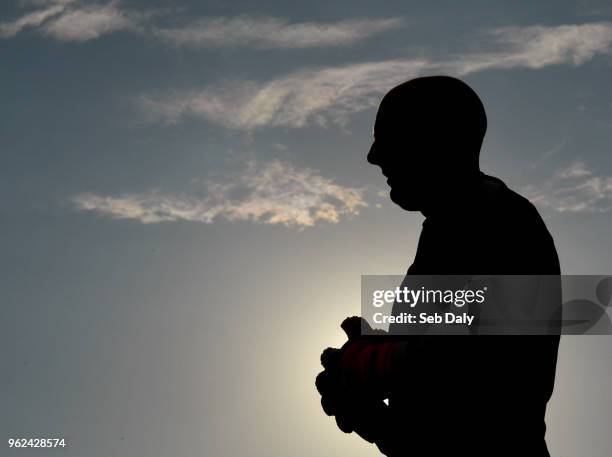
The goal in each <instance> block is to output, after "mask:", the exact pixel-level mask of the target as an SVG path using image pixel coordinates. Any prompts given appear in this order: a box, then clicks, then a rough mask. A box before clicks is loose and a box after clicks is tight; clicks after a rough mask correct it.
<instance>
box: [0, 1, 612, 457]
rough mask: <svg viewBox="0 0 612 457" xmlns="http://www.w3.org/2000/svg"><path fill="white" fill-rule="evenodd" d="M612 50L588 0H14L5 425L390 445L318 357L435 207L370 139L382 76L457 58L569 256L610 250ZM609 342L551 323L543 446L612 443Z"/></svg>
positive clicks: (0, 332) (494, 166) (353, 449)
mask: <svg viewBox="0 0 612 457" xmlns="http://www.w3.org/2000/svg"><path fill="white" fill-rule="evenodd" d="M611 56H612V7H611V6H610V5H609V3H608V2H605V1H595V0H592V1H591V0H581V1H573V2H565V1H554V2H552V1H551V2H538V3H537V4H532V3H531V2H524V3H517V2H503V1H466V2H451V1H440V2H425V1H419V2H416V1H410V2H408V1H404V2H394V1H388V2H376V3H373V2H365V1H359V0H358V1H354V0H353V1H350V2H348V1H334V2H329V1H325V2H324V1H316V0H315V1H311V2H307V3H306V2H302V3H297V2H279V1H278V0H276V1H272V0H266V1H257V2H246V1H234V2H228V1H225V2H222V1H218V0H209V1H206V2H196V1H187V0H185V1H174V2H170V1H144V0H142V1H128V0H124V1H105V0H101V1H85V0H19V1H5V2H2V4H1V5H0V83H1V84H0V100H1V101H2V103H0V112H1V119H2V122H0V154H1V156H0V157H1V163H2V166H1V167H0V227H1V230H2V237H0V273H1V275H0V278H2V279H0V290H1V291H2V295H1V296H0V297H1V300H2V306H1V307H0V313H1V318H0V343H1V344H0V362H1V363H2V366H3V367H4V370H3V376H2V377H1V378H0V391H1V392H2V397H1V398H2V407H0V411H2V412H1V413H0V430H1V431H2V436H3V438H4V439H5V440H6V439H8V438H11V437H13V438H16V437H38V436H45V437H47V436H48V437H65V438H66V440H67V443H68V447H67V448H66V449H65V450H64V451H62V455H67V456H80V457H83V456H84V457H97V456H143V457H144V456H147V457H150V456H156V457H163V456H167V455H174V456H177V457H183V456H185V457H187V456H193V455H205V456H211V457H212V456H242V455H249V456H270V455H294V456H297V457H299V456H340V455H343V456H344V455H354V456H375V455H378V454H377V452H376V450H375V448H373V447H372V446H371V445H368V444H367V443H364V442H362V441H361V440H360V439H359V438H358V437H356V436H353V435H343V434H342V433H341V432H340V431H339V430H338V429H337V428H336V427H335V424H334V422H333V420H332V419H330V418H328V417H326V416H324V414H323V413H322V411H321V408H320V405H319V397H318V394H317V392H316V389H315V387H314V378H315V376H316V374H317V372H318V371H320V368H319V366H318V357H319V354H320V352H321V350H322V349H324V348H325V347H327V346H333V345H336V346H339V345H341V344H342V343H343V335H342V332H341V331H340V329H339V327H338V324H339V323H340V322H341V321H342V319H343V318H344V317H346V316H348V315H353V314H357V313H358V312H359V311H358V310H359V291H360V288H359V282H360V276H361V275H362V274H394V275H395V274H400V275H401V274H403V273H404V272H405V271H406V269H407V268H408V266H409V265H410V264H411V262H412V259H413V256H414V252H415V249H416V242H417V240H418V235H419V232H420V228H421V223H422V220H423V218H422V216H421V215H420V214H418V213H416V214H415V213H406V212H404V211H402V210H400V209H399V208H397V207H395V206H394V205H393V204H392V203H391V202H390V201H389V199H388V189H387V187H386V184H385V181H384V178H383V177H382V175H381V174H380V170H379V169H377V168H375V167H372V166H370V165H369V164H368V163H367V162H366V160H365V156H366V153H367V151H368V148H369V146H370V144H371V142H372V126H373V122H374V117H375V114H376V107H377V105H378V103H379V102H380V99H381V98H382V96H383V95H384V93H385V92H386V91H387V90H389V89H390V88H392V87H393V86H394V85H396V84H398V83H400V82H402V81H405V80H408V79H410V78H413V77H416V76H421V75H430V74H448V75H453V76H457V77H460V78H462V79H463V80H465V81H466V82H467V83H468V84H470V85H471V86H472V87H473V88H474V89H475V90H476V92H477V93H478V94H479V95H480V97H481V98H482V100H483V103H484V105H485V108H486V111H487V116H488V126H489V127H488V131H487V135H486V138H485V142H484V145H483V149H482V152H481V168H482V169H483V171H485V172H486V173H488V174H492V175H495V176H498V177H500V178H501V179H503V180H504V181H505V182H506V183H507V184H508V185H509V186H510V187H511V188H513V189H514V190H516V191H518V192H519V193H521V194H523V195H525V196H527V197H528V198H530V199H531V200H532V201H533V202H534V204H535V205H536V207H537V208H538V209H539V210H540V212H541V214H542V217H543V218H544V220H545V222H546V224H547V225H548V227H549V230H550V231H551V233H552V235H553V237H554V239H555V243H556V246H557V250H558V251H559V256H560V259H561V266H562V270H563V273H565V274H610V273H611V272H612V257H611V256H610V255H609V254H610V249H609V244H608V243H609V239H610V233H611V231H612V230H611V229H612V218H611V215H612V155H611V154H610V145H611V144H612V141H611V140H612V86H611V85H610V84H609V81H610V74H611V72H610V70H611V64H612V60H611ZM611 343H612V340H611V339H610V337H607V336H606V337H594V336H588V337H586V336H582V337H564V338H563V340H562V344H561V349H560V356H559V357H560V358H559V365H558V370H557V383H556V388H555V393H554V395H553V398H552V400H551V402H550V403H549V408H548V413H547V423H548V434H547V440H548V443H549V447H550V449H551V452H552V454H553V455H555V456H567V457H571V456H578V455H580V456H585V457H591V456H592V457H609V455H612V441H611V440H610V439H609V429H610V422H611V421H612V396H611V395H610V386H611V385H612V350H611V349H610V344H611ZM4 449H6V448H4ZM4 452H6V453H7V454H6V455H22V456H27V455H30V454H31V455H34V454H36V455H38V453H37V452H38V451H36V450H34V451H31V452H30V451H27V450H20V451H9V450H8V449H7V450H6V451H4V450H3V452H2V454H3V455H4Z"/></svg>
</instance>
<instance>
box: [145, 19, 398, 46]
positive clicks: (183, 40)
mask: <svg viewBox="0 0 612 457" xmlns="http://www.w3.org/2000/svg"><path fill="white" fill-rule="evenodd" d="M401 24H402V21H401V20H400V19H374V20H345V21H339V22H327V23H325V22H289V21H288V20H286V19H280V18H273V17H259V18H251V17H246V16H244V17H236V18H230V17H220V18H207V19H202V20H199V21H196V22H193V23H191V24H187V25H183V26H178V27H167V28H155V29H154V30H153V34H154V35H155V36H157V37H159V38H161V39H163V40H165V41H168V42H170V43H172V44H174V45H189V46H248V47H254V48H310V47H317V46H339V45H348V44H352V43H355V42H357V41H359V40H362V39H364V38H368V37H370V36H372V35H375V34H378V33H381V32H384V31H387V30H390V29H393V28H397V27H399V26H400V25H401Z"/></svg>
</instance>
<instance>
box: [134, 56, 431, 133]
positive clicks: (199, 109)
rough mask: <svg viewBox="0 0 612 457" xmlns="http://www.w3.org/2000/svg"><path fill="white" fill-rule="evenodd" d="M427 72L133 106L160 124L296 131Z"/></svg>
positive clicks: (345, 71)
mask: <svg viewBox="0 0 612 457" xmlns="http://www.w3.org/2000/svg"><path fill="white" fill-rule="evenodd" d="M431 67H432V66H431V63H429V62H427V61H423V60H390V61H385V62H374V63H364V64H354V65H347V66H342V67H333V68H324V69H318V70H304V71H298V72H295V73H292V74H290V75H288V76H286V77H283V78H279V79H275V80H273V81H270V82H268V83H264V84H257V83H254V82H244V83H236V84H231V85H221V86H212V87H209V88H205V89H203V90H200V91H191V92H180V91H179V92H173V93H166V94H162V95H145V96H142V97H140V98H139V104H140V105H141V107H142V109H143V112H145V113H146V114H147V115H148V116H151V118H152V119H157V120H162V121H164V122H169V123H174V122H178V121H179V120H181V119H182V118H183V117H186V116H187V117H189V116H192V117H199V118H203V119H206V120H208V121H211V122H215V123H219V124H222V125H224V126H226V127H230V128H236V129H245V130H251V129H254V128H258V127H263V126H290V127H302V126H304V125H305V124H306V123H307V122H308V121H311V120H314V121H316V122H319V123H322V124H324V123H326V122H327V121H328V120H332V121H335V122H342V121H343V120H346V118H347V116H348V115H350V114H352V113H355V112H358V111H362V110H364V109H367V108H370V107H372V106H375V105H376V104H377V103H378V101H379V100H378V95H379V94H380V93H381V92H383V91H385V90H387V89H388V88H390V87H391V86H393V85H394V84H396V83H398V82H400V81H403V80H405V79H406V78H407V77H411V76H416V75H418V74H419V73H420V72H422V71H424V70H425V69H428V68H431Z"/></svg>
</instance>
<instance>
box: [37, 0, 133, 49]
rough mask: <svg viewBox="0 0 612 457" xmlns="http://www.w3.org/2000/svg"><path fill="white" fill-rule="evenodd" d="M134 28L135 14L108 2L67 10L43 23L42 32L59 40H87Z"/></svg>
mask: <svg viewBox="0 0 612 457" xmlns="http://www.w3.org/2000/svg"><path fill="white" fill-rule="evenodd" d="M136 29H138V21H137V20H136V18H135V16H134V15H131V14H129V13H127V12H125V11H122V10H121V9H119V8H118V7H117V6H116V4H113V3H110V4H107V5H89V6H83V7H80V8H78V9H71V10H67V11H65V12H63V13H62V14H61V15H59V16H57V17H55V18H52V19H51V20H50V21H48V22H47V23H45V24H44V26H43V27H42V33H43V34H45V35H47V36H51V37H53V38H56V39H58V40H61V41H88V40H93V39H95V38H99V37H100V36H102V35H106V34H108V33H111V32H116V31H119V30H136Z"/></svg>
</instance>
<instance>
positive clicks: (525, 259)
mask: <svg viewBox="0 0 612 457" xmlns="http://www.w3.org/2000/svg"><path fill="white" fill-rule="evenodd" d="M486 128H487V118H486V114H485V110H484V107H483V104H482V102H481V100H480V99H479V97H478V96H477V95H476V93H475V92H474V91H473V90H472V89H471V88H470V87H469V86H468V85H467V84H465V83H464V82H462V81H460V80H458V79H455V78H452V77H448V76H432V77H423V78H417V79H413V80H410V81H407V82H405V83H403V84H400V85H399V86H397V87H395V88H393V89H392V90H391V91H389V92H388V93H387V94H386V95H385V96H384V98H383V100H382V102H381V104H380V107H379V109H378V113H377V116H376V122H375V126H374V142H373V144H372V147H371V149H370V151H369V153H368V156H367V160H368V161H369V162H370V163H371V164H373V165H377V166H379V167H380V169H381V171H382V173H383V175H384V176H385V177H386V178H387V183H388V184H389V186H390V188H391V191H390V197H391V200H392V201H393V202H394V203H396V204H397V205H399V206H400V207H401V208H403V209H405V210H408V211H420V212H422V213H423V215H424V216H425V221H424V223H423V229H422V232H421V235H420V238H419V242H418V247H417V252H416V256H415V259H414V262H413V263H412V265H411V266H410V268H409V269H408V272H407V276H406V279H405V282H407V283H410V280H411V277H412V276H414V275H485V274H487V275H560V266H559V260H558V256H557V252H556V249H555V246H554V242H553V239H552V237H551V235H550V233H549V232H548V230H547V228H546V226H545V224H544V222H543V221H542V219H541V217H540V215H539V214H538V212H537V210H536V209H535V207H534V206H533V205H532V204H531V203H530V202H529V201H528V200H526V199H525V198H523V197H521V196H520V195H518V194H517V193H515V192H514V191H512V190H510V189H509V188H508V187H507V186H506V185H505V184H504V183H503V182H502V181H501V180H499V179H498V178H495V177H492V176H488V175H486V174H484V173H483V172H481V171H480V168H479V153H480V148H481V145H482V141H483V138H484V135H485V132H486ZM398 249H402V250H403V249H404V247H403V246H400V247H398ZM394 312H395V310H394ZM356 325H358V324H356V323H355V320H354V319H353V320H351V319H348V320H347V321H345V322H344V323H343V328H344V329H345V331H347V334H348V335H349V341H348V342H347V343H346V344H345V345H344V346H343V347H342V348H341V349H333V348H328V349H327V350H326V351H324V353H323V354H322V357H321V361H322V364H323V366H324V368H325V370H324V371H323V372H322V373H321V374H319V376H318V377H317V388H318V389H319V391H320V392H321V394H322V399H321V402H322V406H323V408H324V410H325V412H326V413H327V414H328V415H333V416H335V418H336V422H337V423H338V426H339V427H340V428H341V429H342V430H343V431H345V432H350V431H356V432H357V433H358V434H359V435H361V436H362V437H364V438H365V439H367V440H368V441H371V442H375V443H376V444H377V445H378V447H379V449H380V450H381V451H382V452H383V453H384V454H386V455H388V456H425V455H427V456H447V455H448V456H463V455H466V456H480V455H483V456H484V455H487V456H519V455H520V456H530V457H544V456H548V455H549V453H548V450H547V446H546V442H545V439H544V435H545V431H546V426H545V422H544V415H545V411H546V404H547V402H548V400H549V399H550V396H551V394H552V391H553V385H554V379H555V369H556V362H557V350H558V345H559V336H558V335H532V336H510V335H504V336H500V335H486V336H485V335H481V336H474V337H472V336H448V335H444V336H443V335H436V336H431V335H424V336H403V337H388V338H387V337H383V338H382V339H381V338H378V339H377V338H376V337H372V338H359V337H358V336H357V334H356V331H355V326H356ZM382 399H388V406H386V404H383V403H382Z"/></svg>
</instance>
